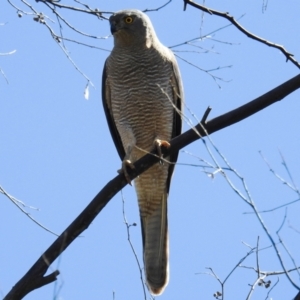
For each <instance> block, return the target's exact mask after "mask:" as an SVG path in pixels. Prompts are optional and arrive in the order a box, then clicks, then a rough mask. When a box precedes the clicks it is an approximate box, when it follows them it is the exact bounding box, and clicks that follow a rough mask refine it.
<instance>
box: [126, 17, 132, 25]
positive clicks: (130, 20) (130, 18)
mask: <svg viewBox="0 0 300 300" xmlns="http://www.w3.org/2000/svg"><path fill="white" fill-rule="evenodd" d="M124 21H125V23H127V24H131V23H132V22H133V18H132V17H125V18H124Z"/></svg>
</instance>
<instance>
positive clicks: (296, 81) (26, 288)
mask: <svg viewBox="0 0 300 300" xmlns="http://www.w3.org/2000/svg"><path fill="white" fill-rule="evenodd" d="M299 88H300V75H297V76H295V77H294V78H292V79H290V80H288V81H287V82H285V83H283V84H281V85H280V86H278V87H276V88H274V89H273V90H271V91H269V92H267V93H266V94H264V95H262V96H260V97H258V98H257V99H255V100H253V101H251V102H249V103H247V104H245V105H242V106H241V107H239V108H236V109H234V110H232V111H230V112H228V113H225V114H223V115H221V116H219V117H216V118H214V119H212V120H210V121H207V122H206V117H207V116H208V113H205V117H204V118H203V119H202V121H201V123H199V124H198V125H197V126H196V127H195V128H192V129H190V130H188V131H186V132H185V133H183V134H182V135H180V136H178V137H176V138H174V139H173V140H172V141H171V147H170V148H168V149H165V148H163V149H162V150H163V152H164V157H166V156H169V155H170V153H171V152H172V151H178V150H179V149H181V148H183V147H185V146H187V145H189V144H190V143H192V142H194V141H195V140H197V139H199V138H201V137H204V136H205V135H206V134H211V133H213V132H216V131H218V130H221V129H223V128H225V127H227V126H230V125H232V124H234V123H237V122H239V121H241V120H243V119H245V118H247V117H249V116H251V115H253V114H255V113H256V112H258V111H260V110H262V109H264V108H266V107H267V106H269V105H271V104H273V103H275V102H277V101H280V100H282V99H283V98H284V97H286V96H287V95H289V94H291V93H292V92H294V91H295V90H297V89H299ZM209 110H210V109H209ZM159 160H160V158H159V157H158V156H157V155H155V152H154V151H153V152H151V153H149V154H147V155H145V156H144V157H142V158H141V159H140V160H138V161H137V162H135V164H134V166H135V169H133V170H131V169H129V170H128V173H129V176H130V179H134V178H136V177H137V176H138V175H139V174H141V173H143V172H144V171H146V170H147V169H148V168H150V167H151V166H152V165H154V164H155V163H157V162H158V161H159ZM126 185H127V180H126V179H125V177H124V175H123V174H119V175H118V176H116V177H115V178H114V179H112V180H111V181H110V182H108V183H107V184H106V186H105V187H104V188H103V189H102V190H101V191H100V192H99V193H98V195H96V197H95V198H94V199H93V200H92V201H91V203H90V204H89V205H88V206H87V207H86V208H85V209H84V210H83V212H82V213H81V214H80V215H79V216H78V217H77V218H76V219H75V220H74V221H73V223H71V225H70V226H69V227H68V228H67V229H66V230H65V231H64V232H63V233H62V234H61V235H60V236H59V237H58V238H57V239H56V240H55V241H54V242H53V244H52V245H51V246H50V247H49V248H48V249H47V250H46V251H45V252H44V254H43V255H42V256H41V257H40V258H39V259H38V260H37V261H36V262H35V264H34V265H33V266H32V267H31V269H30V270H29V271H28V272H27V273H26V274H25V275H24V276H23V278H21V279H20V280H19V282H17V283H16V285H15V286H14V287H13V288H12V289H11V291H10V292H9V293H8V294H7V295H6V296H5V298H4V300H17V299H22V298H23V297H24V296H25V295H27V294H28V293H30V292H31V291H33V290H34V289H37V288H39V287H42V286H44V285H46V284H48V283H50V282H53V281H55V280H56V279H57V275H58V274H59V271H55V272H53V273H52V274H50V275H47V276H45V274H46V272H47V270H48V268H49V266H50V265H51V264H52V263H53V261H54V260H55V259H56V258H57V257H58V256H59V255H60V254H61V253H62V252H63V251H64V250H65V249H66V248H67V247H68V246H69V245H70V244H71V243H72V242H73V241H74V240H75V239H76V238H77V237H78V236H79V235H80V234H81V233H82V232H83V231H84V230H86V229H87V228H88V227H89V225H90V224H91V222H92V221H93V220H94V219H95V218H96V216H97V215H98V214H99V213H100V211H101V210H102V209H103V208H104V207H105V205H106V204H107V203H108V202H109V201H110V200H111V199H112V198H113V197H114V196H115V195H116V194H117V193H118V192H119V191H120V190H121V189H122V188H123V187H124V186H126Z"/></svg>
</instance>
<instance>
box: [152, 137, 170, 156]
mask: <svg viewBox="0 0 300 300" xmlns="http://www.w3.org/2000/svg"><path fill="white" fill-rule="evenodd" d="M154 143H155V147H156V150H157V152H158V156H159V157H163V154H162V152H161V147H166V148H169V147H170V146H171V144H170V143H169V142H167V141H166V140H160V139H157V140H155V142H154Z"/></svg>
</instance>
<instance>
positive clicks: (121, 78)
mask: <svg viewBox="0 0 300 300" xmlns="http://www.w3.org/2000/svg"><path fill="white" fill-rule="evenodd" d="M109 23H110V29H111V33H112V35H113V38H114V47H113V49H112V51H111V53H110V55H109V56H108V57H107V59H106V61H105V64H104V68H103V75H102V102H103V108H104V112H105V115H106V119H107V123H108V127H109V130H110V133H111V136H112V139H113V141H114V144H115V146H116V149H117V151H118V154H119V156H120V158H121V160H122V167H121V170H120V171H121V172H123V173H124V175H125V177H126V179H127V181H128V183H130V178H129V176H128V171H127V169H128V168H134V165H133V163H134V162H135V161H137V160H138V159H140V158H141V157H142V156H144V155H145V154H147V153H149V152H150V151H151V150H153V149H155V148H156V149H157V152H158V155H159V156H160V157H161V160H160V162H158V163H156V164H155V165H153V166H152V167H150V168H149V169H148V170H146V171H145V172H144V173H142V174H141V175H139V176H138V177H137V178H136V179H135V180H134V186H135V190H136V194H137V199H138V205H139V212H140V219H141V231H142V241H143V260H144V270H145V278H146V282H147V286H148V289H149V291H150V293H151V294H152V295H160V294H162V292H163V291H164V289H165V287H166V285H167V284H168V281H169V236H168V217H167V206H168V205H167V200H168V195H169V189H170V183H171V177H172V174H173V171H174V167H175V163H176V161H177V158H178V151H175V152H172V154H170V156H169V157H166V158H164V159H162V154H161V153H162V152H161V148H162V147H169V146H170V143H169V142H170V141H171V139H173V138H174V137H176V136H178V135H180V134H181V130H182V118H181V116H182V111H183V86H182V80H181V75H180V71H179V67H178V64H177V61H176V58H175V55H174V54H173V52H172V51H171V50H170V49H169V48H167V47H166V46H164V45H163V44H162V43H161V42H160V41H159V39H158V37H157V35H156V33H155V30H154V28H153V25H152V23H151V20H150V18H149V17H148V16H147V15H146V14H145V13H143V12H142V11H139V10H135V9H130V10H121V11H118V12H115V13H114V14H112V15H111V16H110V18H109Z"/></svg>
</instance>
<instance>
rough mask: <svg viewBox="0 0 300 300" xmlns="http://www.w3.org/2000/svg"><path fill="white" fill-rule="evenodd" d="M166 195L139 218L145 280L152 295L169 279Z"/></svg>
mask: <svg viewBox="0 0 300 300" xmlns="http://www.w3.org/2000/svg"><path fill="white" fill-rule="evenodd" d="M167 197H168V195H167V193H164V194H163V195H162V198H161V201H159V203H157V204H156V205H155V209H154V210H153V211H151V213H149V214H147V216H144V217H142V218H141V224H142V235H143V247H144V265H145V274H146V280H147V284H148V287H149V289H150V291H151V293H152V294H154V295H159V294H161V293H162V292H163V291H164V288H165V287H166V285H167V284H168V281H169V237H168V218H167Z"/></svg>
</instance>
